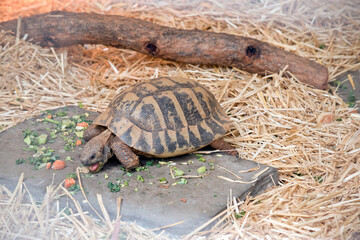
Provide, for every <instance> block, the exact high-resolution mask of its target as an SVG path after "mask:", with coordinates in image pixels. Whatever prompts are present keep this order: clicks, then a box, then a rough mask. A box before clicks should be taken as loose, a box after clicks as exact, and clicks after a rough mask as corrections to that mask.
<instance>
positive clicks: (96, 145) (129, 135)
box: [80, 77, 237, 172]
mask: <svg viewBox="0 0 360 240" xmlns="http://www.w3.org/2000/svg"><path fill="white" fill-rule="evenodd" d="M228 128H229V121H228V118H227V115H226V113H225V112H224V110H223V109H222V108H221V106H220V104H219V103H218V102H217V101H216V99H215V97H214V95H213V94H212V93H211V92H210V91H209V90H207V89H206V88H205V87H203V86H202V85H200V84H199V83H197V82H195V81H194V80H191V79H184V78H180V77H171V78H170V77H161V78H156V79H152V80H149V81H145V82H141V83H138V84H135V85H133V86H131V87H129V88H127V89H126V90H124V91H123V92H121V93H120V94H118V95H117V96H115V98H114V99H113V100H112V101H111V102H110V104H109V106H108V108H107V109H106V110H105V111H104V112H103V113H101V114H100V115H98V116H97V117H96V118H95V119H94V121H93V123H92V124H91V125H90V126H89V127H88V128H87V129H86V130H85V131H84V139H85V141H88V142H87V143H86V145H85V146H84V150H83V152H82V154H81V157H80V160H81V163H82V164H83V165H84V166H88V167H89V170H90V171H92V172H98V171H99V170H100V169H101V168H102V167H103V165H104V164H105V163H106V162H107V161H108V159H109V158H110V157H112V156H113V154H115V156H116V158H117V159H118V160H119V161H120V163H122V165H123V166H124V167H125V168H126V169H133V168H136V167H137V166H138V165H139V157H138V155H143V156H145V157H155V158H167V157H173V156H177V155H182V154H186V153H190V152H193V151H195V150H198V149H200V148H202V147H204V146H207V145H210V146H211V147H213V148H215V149H220V150H229V151H227V152H226V153H228V154H230V155H235V156H236V155H237V152H236V151H235V149H234V147H232V146H231V145H230V144H229V143H227V142H225V141H224V140H223V136H224V135H225V133H226V132H227V130H228Z"/></svg>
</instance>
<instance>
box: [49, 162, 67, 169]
mask: <svg viewBox="0 0 360 240" xmlns="http://www.w3.org/2000/svg"><path fill="white" fill-rule="evenodd" d="M65 165H66V163H65V161H62V160H56V161H55V162H54V163H53V165H52V169H54V170H60V169H63V168H65Z"/></svg>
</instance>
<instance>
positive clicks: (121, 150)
mask: <svg viewBox="0 0 360 240" xmlns="http://www.w3.org/2000/svg"><path fill="white" fill-rule="evenodd" d="M111 149H112V150H113V153H114V154H115V156H116V158H117V159H118V160H119V161H120V163H121V164H122V165H124V167H125V168H126V169H133V168H136V167H137V166H139V163H140V161H139V157H138V156H137V155H136V154H135V153H134V152H133V151H132V150H131V148H130V147H129V146H128V145H126V144H125V143H124V142H123V141H121V140H120V138H118V137H114V139H113V140H112V142H111Z"/></svg>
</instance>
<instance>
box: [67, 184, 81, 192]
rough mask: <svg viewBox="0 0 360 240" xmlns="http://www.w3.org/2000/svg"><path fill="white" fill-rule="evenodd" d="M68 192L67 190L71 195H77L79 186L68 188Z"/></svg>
mask: <svg viewBox="0 0 360 240" xmlns="http://www.w3.org/2000/svg"><path fill="white" fill-rule="evenodd" d="M68 190H69V192H70V193H71V194H75V193H77V192H78V191H80V185H79V184H74V185H72V186H70V187H69V188H68Z"/></svg>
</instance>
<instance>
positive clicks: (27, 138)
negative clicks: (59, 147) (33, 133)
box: [24, 136, 31, 146]
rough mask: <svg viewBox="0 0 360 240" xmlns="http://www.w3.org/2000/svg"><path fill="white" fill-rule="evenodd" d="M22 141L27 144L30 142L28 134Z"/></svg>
mask: <svg viewBox="0 0 360 240" xmlns="http://www.w3.org/2000/svg"><path fill="white" fill-rule="evenodd" d="M24 142H25V143H26V144H27V145H28V146H29V145H30V144H31V138H30V136H27V137H26V138H25V139H24Z"/></svg>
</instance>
